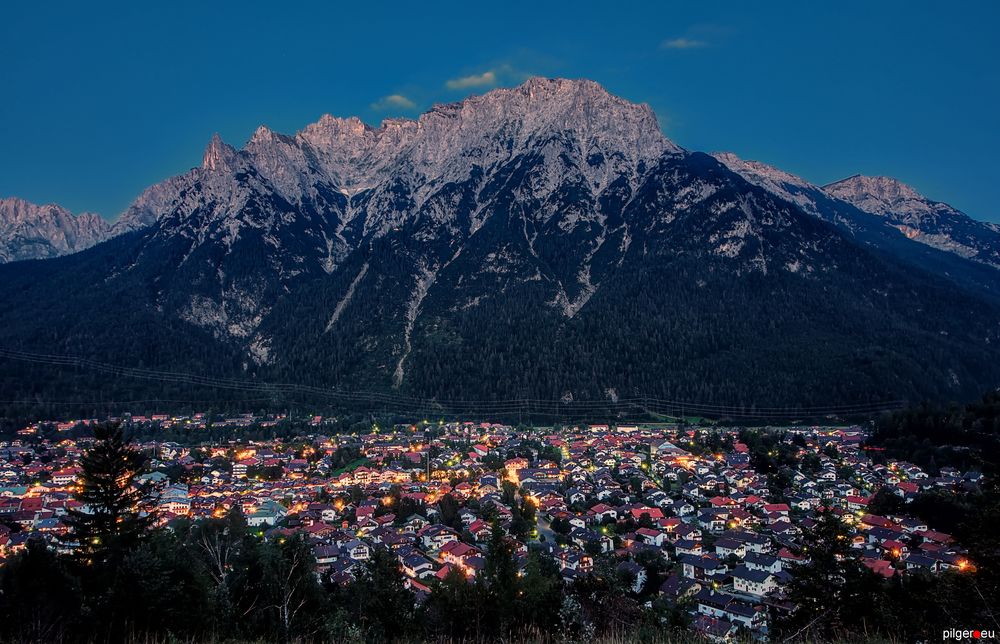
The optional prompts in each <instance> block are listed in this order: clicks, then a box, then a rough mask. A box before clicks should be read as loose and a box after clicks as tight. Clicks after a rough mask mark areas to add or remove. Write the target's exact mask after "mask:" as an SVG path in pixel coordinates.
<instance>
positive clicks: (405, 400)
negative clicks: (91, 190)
mask: <svg viewBox="0 0 1000 644" xmlns="http://www.w3.org/2000/svg"><path fill="white" fill-rule="evenodd" d="M0 358H8V359H11V360H18V361H22V362H29V363H34V364H43V365H49V366H60V367H76V368H84V369H89V370H92V371H96V372H98V373H104V374H107V375H113V376H119V377H126V378H137V379H144V380H153V381H159V382H170V383H177V384H189V385H196V386H202V387H211V388H217V389H226V390H231V391H242V392H247V393H258V394H266V395H269V396H270V398H257V399H247V400H243V401H229V402H252V401H255V400H256V401H260V400H271V399H272V398H273V397H276V396H295V395H302V396H307V397H312V398H322V399H326V400H328V401H339V402H343V403H355V404H370V405H384V406H386V407H391V408H392V409H393V410H394V411H404V410H405V411H409V412H411V413H416V412H429V413H432V414H435V413H442V412H449V413H458V410H462V411H463V412H464V413H469V414H484V415H486V414H490V413H494V414H503V413H515V412H519V413H525V412H526V413H530V414H535V415H552V416H566V415H570V414H579V415H582V414H586V413H588V412H591V413H594V414H597V413H608V412H609V411H611V410H617V413H621V412H624V411H628V410H632V411H641V412H648V413H654V414H660V415H668V414H672V413H675V412H676V411H677V410H678V409H680V410H681V411H682V413H683V414H692V413H693V414H704V415H709V416H738V417H742V418H761V419H766V418H801V417H816V416H831V415H868V414H872V413H877V412H881V411H888V410H893V409H899V408H900V407H902V406H903V405H904V404H905V401H901V400H891V401H882V402H872V403H849V404H840V405H824V406H818V407H815V406H814V407H807V406H800V407H790V406H786V407H766V406H756V405H753V406H749V407H748V406H739V405H730V404H720V403H697V402H695V403H692V402H690V401H678V400H670V399H662V398H655V397H648V396H642V397H633V398H619V399H617V400H615V401H611V400H607V401H602V400H582V401H564V400H545V399H537V398H536V399H531V398H518V399H496V400H461V399H456V400H449V399H440V400H438V399H427V398H417V397H412V396H406V395H402V394H398V393H387V392H383V391H346V390H343V389H337V388H332V387H331V388H323V387H316V386H311V385H304V384H298V383H268V382H258V381H250V380H239V379H232V378H218V377H212V376H204V375H200V374H194V373H189V372H176V371H165V370H155V369H146V368H141V367H127V366H121V365H113V364H109V363H105V362H100V361H97V360H93V359H90V358H84V357H80V356H69V355H58V354H44V353H33V352H28V351H21V350H16V349H8V348H3V347H0ZM26 402H27V401H26ZM32 402H34V403H36V404H44V403H41V401H32ZM112 402H113V401H112ZM120 402H121V401H120ZM124 402H125V403H126V404H127V402H128V401H124ZM139 402H141V401H133V402H132V404H139ZM149 402H156V400H155V399H154V400H150V401H149ZM162 402H189V403H190V404H194V403H195V402H196V401H162ZM213 402H214V404H223V403H221V402H219V401H213ZM9 404H21V403H19V402H12V403H9ZM29 404H30V403H29ZM52 404H101V405H102V406H103V405H104V404H105V402H104V401H101V402H100V403H71V402H68V401H67V402H66V403H57V402H53V403H52Z"/></svg>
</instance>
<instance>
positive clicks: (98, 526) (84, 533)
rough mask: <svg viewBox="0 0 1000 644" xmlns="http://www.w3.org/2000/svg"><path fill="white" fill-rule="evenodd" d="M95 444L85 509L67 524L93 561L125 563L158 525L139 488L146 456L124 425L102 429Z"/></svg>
mask: <svg viewBox="0 0 1000 644" xmlns="http://www.w3.org/2000/svg"><path fill="white" fill-rule="evenodd" d="M94 437H95V439H96V440H95V442H94V444H93V446H92V447H91V448H90V449H89V450H87V451H86V452H85V453H84V455H83V458H82V459H81V461H80V465H81V468H82V470H83V472H82V474H81V476H80V489H79V491H78V492H77V493H76V500H77V501H79V502H80V503H82V504H83V508H82V509H79V510H77V509H74V510H71V511H70V512H69V516H68V519H67V523H69V525H70V527H71V528H72V529H73V536H74V538H75V539H76V540H77V541H78V542H79V544H80V546H79V548H78V553H79V554H80V556H81V557H82V558H83V559H84V561H87V562H89V563H93V564H101V563H109V562H115V561H120V560H121V558H122V556H123V555H124V553H125V552H126V551H127V550H128V549H129V548H131V547H133V546H134V545H135V544H136V543H137V542H138V541H139V539H140V537H141V536H142V534H143V533H144V531H145V530H146V528H147V527H148V526H149V525H150V523H151V521H152V516H151V515H150V514H149V513H148V512H146V510H148V509H149V508H148V501H149V497H148V494H147V491H146V490H145V489H144V488H143V487H142V486H141V485H139V482H138V480H137V479H138V477H139V476H140V475H141V474H142V473H143V472H144V470H145V466H146V458H145V456H143V454H142V453H141V452H140V451H139V450H138V449H137V448H136V447H135V446H134V445H133V444H132V443H131V442H130V441H129V440H127V439H126V438H125V437H124V435H123V433H122V429H121V426H120V425H119V424H117V423H116V424H106V425H99V426H97V427H95V429H94Z"/></svg>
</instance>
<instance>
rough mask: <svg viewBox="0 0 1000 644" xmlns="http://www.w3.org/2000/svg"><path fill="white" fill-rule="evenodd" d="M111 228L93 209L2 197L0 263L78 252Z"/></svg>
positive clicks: (97, 241)
mask: <svg viewBox="0 0 1000 644" xmlns="http://www.w3.org/2000/svg"><path fill="white" fill-rule="evenodd" d="M109 232H110V227H109V226H108V224H107V222H105V221H104V220H103V219H101V218H100V217H99V216H97V215H94V214H91V213H83V214H80V215H73V214H72V213H70V212H69V211H68V210H66V209H65V208H61V207H59V206H56V205H54V204H48V205H45V206H38V205H35V204H33V203H29V202H27V201H25V200H23V199H17V198H9V199H0V263H5V262H15V261H18V260H23V259H46V258H49V257H57V256H59V255H66V254H68V253H75V252H77V251H80V250H83V249H85V248H90V247H91V246H93V245H94V244H97V243H99V242H102V241H104V240H105V239H106V238H107V237H108V234H109Z"/></svg>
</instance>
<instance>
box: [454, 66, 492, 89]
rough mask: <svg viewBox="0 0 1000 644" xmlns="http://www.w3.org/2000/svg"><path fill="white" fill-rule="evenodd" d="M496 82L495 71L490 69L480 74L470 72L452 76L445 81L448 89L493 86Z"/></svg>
mask: <svg viewBox="0 0 1000 644" xmlns="http://www.w3.org/2000/svg"><path fill="white" fill-rule="evenodd" d="M496 84H497V73H496V71H494V70H492V69H490V70H488V71H485V72H483V73H482V74H471V75H469V76H462V77H460V78H452V79H451V80H449V81H448V82H446V83H445V87H447V88H448V89H469V88H471V87H493V86H495V85H496Z"/></svg>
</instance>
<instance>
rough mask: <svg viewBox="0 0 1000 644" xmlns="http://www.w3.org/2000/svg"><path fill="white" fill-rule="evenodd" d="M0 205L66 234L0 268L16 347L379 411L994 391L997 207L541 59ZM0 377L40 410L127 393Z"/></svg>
mask: <svg viewBox="0 0 1000 644" xmlns="http://www.w3.org/2000/svg"><path fill="white" fill-rule="evenodd" d="M8 201H10V202H12V203H13V200H8ZM8 201H5V202H0V203H2V204H4V206H3V209H2V210H0V222H6V221H7V220H8V219H11V220H13V219H14V217H12V216H10V215H9V214H8V213H9V212H23V211H26V210H28V209H31V208H35V209H36V210H47V211H49V212H51V213H58V215H59V216H58V217H56V216H55V215H54V214H53V215H51V216H49V217H50V218H49V219H46V220H45V221H46V222H50V223H46V224H45V225H36V226H34V227H30V226H29V227H25V226H24V225H23V224H22V226H21V230H28V229H30V230H31V231H32V232H31V233H30V234H31V235H35V236H36V237H37V238H38V239H48V240H49V242H48V244H47V245H44V244H42V243H41V242H33V243H31V242H28V241H25V240H29V239H32V238H31V237H30V235H28V234H26V233H20V236H19V237H16V238H15V237H13V236H8V235H7V233H6V231H7V229H8V227H7V224H6V223H0V231H3V232H4V237H3V239H4V241H3V244H4V246H3V248H5V249H6V251H5V252H6V254H5V255H3V257H4V258H6V259H9V260H15V259H23V258H27V257H29V256H32V255H35V256H43V257H51V256H52V255H57V254H64V253H73V254H69V255H65V256H63V257H58V258H55V259H45V260H44V261H14V262H12V263H9V264H7V265H4V266H2V267H0V347H6V348H8V349H17V350H22V351H35V352H45V353H49V354H58V355H74V356H80V357H82V358H86V359H93V360H100V361H102V362H105V363H111V364H116V365H127V366H130V367H141V368H147V367H148V368H157V369H172V370H176V371H183V372H185V373H189V374H190V373H197V374H199V375H201V376H205V377H209V376H211V377H220V378H235V379H241V381H246V382H251V381H262V382H264V381H266V382H282V383H295V384H300V385H309V386H315V387H319V388H327V389H328V388H338V389H339V390H342V391H359V390H366V391H372V392H385V395H386V396H390V397H396V398H395V399H397V400H399V399H402V398H403V397H406V399H407V400H420V401H427V400H439V401H440V400H449V401H458V400H462V401H508V400H513V399H539V400H556V401H558V400H561V401H570V400H572V401H576V402H578V403H582V402H583V401H592V402H593V403H594V404H596V403H597V402H600V401H614V400H618V399H622V398H629V399H639V398H641V399H644V400H647V401H650V402H649V406H650V407H656V406H657V405H658V404H664V403H665V402H669V401H677V400H685V401H698V402H699V403H701V404H703V405H705V406H707V408H709V409H710V408H711V407H712V405H717V406H718V409H719V410H720V411H724V410H726V409H729V408H730V407H731V406H740V407H742V408H755V407H757V408H762V407H767V406H781V407H782V408H786V407H804V406H821V405H825V406H827V408H831V409H833V408H841V409H848V408H849V406H851V405H866V404H877V403H880V402H885V401H890V400H897V399H909V400H915V399H919V398H923V397H930V398H938V399H941V398H948V397H971V396H974V395H978V394H979V393H981V391H982V390H984V389H987V388H991V387H994V386H996V384H997V382H998V381H1000V360H998V358H1000V300H998V288H1000V279H998V277H1000V273H998V272H997V271H998V266H1000V232H998V228H997V227H996V226H994V225H991V224H985V223H982V222H977V221H975V220H973V219H971V218H969V217H967V216H966V215H964V214H963V213H961V212H959V211H957V210H954V209H952V208H950V207H949V206H947V205H945V204H941V203H937V202H932V201H929V200H927V199H925V198H923V197H921V196H920V195H919V194H917V193H916V192H915V191H913V190H912V189H911V188H908V187H907V186H905V185H903V184H901V183H899V182H896V181H894V180H892V179H886V178H877V177H876V178H873V177H851V178H849V179H845V180H843V181H840V182H837V183H834V184H831V185H829V186H825V187H817V186H814V185H812V184H809V183H808V182H806V181H804V180H802V179H800V178H798V177H795V176H793V175H790V174H788V173H784V172H782V171H780V170H777V169H775V168H771V167H769V166H766V165H763V164H760V163H756V162H751V161H744V160H741V159H739V158H737V157H736V156H734V155H732V154H716V155H709V154H704V153H700V152H693V151H688V150H685V149H683V148H681V147H679V146H677V145H676V144H674V143H673V142H671V141H670V140H668V139H667V138H666V137H665V136H664V135H663V134H662V131H661V129H660V127H659V125H658V123H657V121H656V118H655V116H654V114H653V112H652V110H651V109H650V108H649V107H648V106H646V105H639V104H634V103H630V102H628V101H625V100H623V99H621V98H618V97H615V96H612V95H611V94H609V93H608V92H606V91H605V90H604V89H603V88H602V87H600V86H599V85H598V84H596V83H593V82H591V81H582V80H581V81H575V80H565V79H554V80H552V79H541V78H533V79H530V80H528V81H527V82H526V83H524V84H523V85H521V86H519V87H516V88H511V89H498V90H494V91H491V92H489V93H487V94H484V95H482V96H473V97H470V98H468V99H466V100H464V101H461V102H458V103H453V104H447V105H438V106H435V107H434V108H433V109H431V110H430V111H428V112H427V113H425V114H423V115H421V116H420V117H419V118H417V119H415V120H408V119H391V120H387V121H385V122H383V124H382V125H381V126H380V127H378V128H373V127H370V126H368V125H366V124H364V123H363V122H361V121H360V120H358V119H356V118H347V119H341V118H335V117H331V116H324V117H322V118H321V119H320V120H319V121H318V122H316V123H313V124H311V125H308V126H306V127H305V128H304V129H303V130H301V131H300V132H298V133H296V134H294V135H285V134H280V133H276V132H273V131H271V130H270V129H268V128H266V127H261V128H259V129H258V130H257V131H256V132H255V133H254V135H253V136H252V137H251V139H250V140H249V142H247V144H246V145H245V146H244V147H243V148H242V149H239V150H237V149H235V148H233V147H231V146H229V145H228V144H226V143H225V142H223V141H222V140H221V139H220V138H219V137H214V138H213V139H212V141H211V142H210V143H209V145H208V147H207V149H206V151H205V154H204V157H203V160H202V164H201V166H200V167H197V168H194V169H192V170H191V171H189V172H187V173H185V174H182V175H180V176H177V177H173V178H171V179H168V180H166V181H164V182H162V183H160V184H157V185H155V186H152V187H150V188H148V189H147V190H146V191H145V192H143V194H142V195H140V196H139V198H138V199H137V200H136V201H135V202H134V203H133V204H132V205H131V206H130V207H129V208H128V209H127V210H126V212H125V213H123V214H122V215H121V216H120V217H119V219H118V221H117V222H116V223H115V225H114V226H108V225H103V227H101V225H100V224H94V222H92V221H91V217H90V216H86V215H80V216H78V217H75V218H74V217H73V216H72V215H69V213H66V212H65V211H63V210H62V209H58V208H56V207H53V206H48V207H44V208H41V209H37V207H31V206H29V205H27V204H24V203H23V202H16V203H18V204H23V205H20V206H16V205H15V206H13V207H10V206H7V205H6V204H7V203H8ZM18 209H20V210H18ZM32 212H34V210H32ZM20 216H21V218H22V219H24V218H25V217H24V215H20ZM38 216H39V218H42V215H38ZM76 222H79V226H78V227H77V228H76V229H74V230H77V229H82V228H83V227H84V224H83V222H88V225H87V227H86V230H87V231H89V232H88V233H87V234H83V233H76V234H75V235H68V234H67V233H66V231H67V230H70V229H71V228H73V224H74V223H76ZM60 234H61V235H62V237H60ZM69 237H72V239H73V244H70V243H69V242H68V241H59V240H60V239H68V238H69ZM101 239H105V241H103V243H99V244H96V245H93V244H94V243H95V242H97V241H99V240H101ZM86 246H91V247H89V248H86V250H82V251H80V249H81V248H85V247H86ZM36 248H44V249H51V250H43V251H36V250H35V249H36ZM75 251H80V252H75ZM36 253H40V254H37V255H36ZM11 364H13V361H12V362H11ZM19 364H21V363H19ZM6 371H7V375H5V376H0V378H2V379H3V380H0V385H2V386H3V387H4V388H5V390H6V391H11V392H12V393H17V394H19V395H22V396H29V397H31V396H34V397H37V398H38V399H43V398H44V397H45V396H50V395H52V393H53V392H56V391H61V392H66V391H84V390H87V391H88V393H92V391H93V387H95V386H96V387H98V388H99V389H100V390H101V392H102V395H105V394H106V395H108V396H121V395H130V394H132V393H134V392H135V391H136V387H138V386H139V385H137V384H136V383H135V382H125V381H121V382H119V381H111V382H109V381H107V379H100V378H95V377H94V376H93V375H92V374H88V373H87V372H86V370H83V369H81V370H73V369H70V370H66V369H63V370H58V371H53V370H52V368H50V367H45V366H43V365H38V364H29V363H23V364H21V366H20V367H19V368H17V369H8V370H6ZM146 386H147V387H152V385H150V384H148V383H147V385H146ZM157 386H161V387H162V383H161V384H158V385H157ZM177 391H179V392H188V393H189V392H190V391H191V389H190V388H187V389H185V388H184V387H179V388H178V389H177ZM81 395H82V394H81ZM12 397H15V396H12ZM388 399H391V398H387V400H388Z"/></svg>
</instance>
